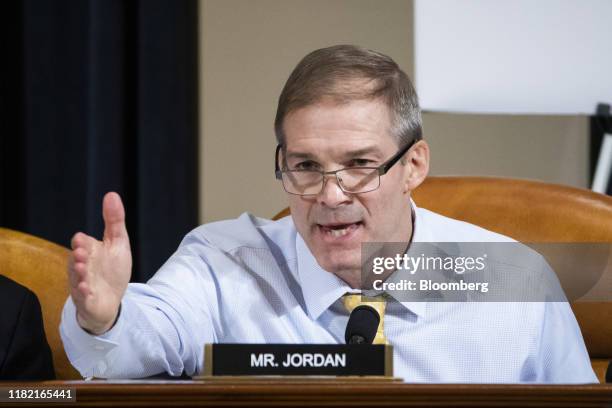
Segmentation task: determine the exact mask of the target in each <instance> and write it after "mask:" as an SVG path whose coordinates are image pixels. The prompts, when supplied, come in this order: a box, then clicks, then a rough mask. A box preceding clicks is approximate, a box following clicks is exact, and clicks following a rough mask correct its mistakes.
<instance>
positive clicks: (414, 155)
mask: <svg viewBox="0 0 612 408" xmlns="http://www.w3.org/2000/svg"><path fill="white" fill-rule="evenodd" d="M405 160H406V164H405V167H406V172H405V174H404V175H405V177H404V193H405V194H408V193H410V192H411V191H412V190H414V189H415V188H417V187H418V186H419V185H420V184H421V183H422V182H423V181H424V180H425V178H426V177H427V174H429V145H428V144H427V142H426V141H424V140H419V141H418V142H416V143H415V144H414V146H412V148H411V149H410V150H409V151H408V153H407V154H406V156H405Z"/></svg>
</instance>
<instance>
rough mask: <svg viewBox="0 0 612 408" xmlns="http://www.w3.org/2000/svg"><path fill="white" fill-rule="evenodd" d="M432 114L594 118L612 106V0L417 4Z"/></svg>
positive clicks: (420, 62) (419, 48)
mask: <svg viewBox="0 0 612 408" xmlns="http://www.w3.org/2000/svg"><path fill="white" fill-rule="evenodd" d="M414 11H415V77H416V78H415V79H416V80H415V82H416V88H417V92H418V93H419V96H420V101H421V106H422V108H423V109H424V110H429V111H447V112H468V113H469V112H474V113H517V114H518V113H540V114H587V115H590V114H594V113H595V106H596V104H597V103H598V102H604V103H611V102H612V0H415V10H414Z"/></svg>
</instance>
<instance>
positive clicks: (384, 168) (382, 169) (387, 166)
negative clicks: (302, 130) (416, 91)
mask: <svg viewBox="0 0 612 408" xmlns="http://www.w3.org/2000/svg"><path fill="white" fill-rule="evenodd" d="M419 140H420V139H414V140H413V141H412V142H410V143H408V144H407V145H406V146H404V147H403V148H401V149H400V150H399V151H398V152H397V153H395V154H394V155H393V157H391V158H390V159H389V160H387V161H386V162H384V163H383V164H381V165H380V166H378V167H368V166H359V167H344V168H341V169H338V170H333V171H320V170H281V169H280V167H279V165H278V163H279V159H280V151H281V148H282V145H281V144H278V145H277V146H276V152H275V154H274V175H275V176H276V179H277V180H281V183H282V180H283V173H300V172H306V171H307V172H310V173H320V174H321V180H322V181H323V184H321V190H319V192H318V193H310V194H300V193H292V192H291V191H287V188H285V183H282V184H283V189H284V190H285V191H287V193H289V194H293V195H299V196H316V195H319V194H321V191H323V189H324V188H325V178H326V176H328V175H330V176H331V175H334V176H335V177H336V182H337V183H338V186H339V187H340V189H341V190H342V191H343V192H345V193H347V194H362V193H369V192H370V191H374V190H376V189H378V188H379V187H380V177H381V176H384V175H385V174H387V172H388V171H389V170H391V168H392V167H393V166H394V165H395V164H396V163H397V162H398V161H399V160H400V159H401V158H402V156H404V155H405V154H406V153H407V152H408V150H410V149H411V148H412V146H414V145H415V144H416V143H417V142H418V141H419ZM350 169H371V170H375V171H377V172H378V185H377V186H376V187H375V188H373V189H371V190H366V191H360V192H358V193H355V192H352V191H347V190H346V189H345V188H344V186H343V185H342V181H341V179H340V178H339V177H338V172H340V171H345V170H350Z"/></svg>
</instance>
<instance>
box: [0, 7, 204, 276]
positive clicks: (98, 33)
mask: <svg viewBox="0 0 612 408" xmlns="http://www.w3.org/2000/svg"><path fill="white" fill-rule="evenodd" d="M0 24H1V25H2V28H1V30H2V34H1V36H2V50H1V51H0V52H2V54H3V56H2V61H3V63H2V64H0V65H2V67H1V68H0V69H1V71H0V78H1V81H2V84H1V87H2V88H1V90H0V91H1V93H0V98H1V100H0V102H1V105H0V121H1V122H0V126H1V128H0V130H1V133H0V137H1V145H0V146H1V150H0V171H1V173H0V194H1V196H0V225H1V226H3V227H7V228H12V229H17V230H20V231H25V232H28V233H30V234H34V235H37V236H40V237H43V238H45V239H48V240H51V241H54V242H56V243H59V244H62V245H65V246H69V241H70V238H71V236H72V234H73V233H74V232H76V231H79V230H81V231H84V232H86V233H88V234H92V235H94V236H97V237H100V236H101V234H102V231H103V222H102V216H101V203H102V197H103V195H104V193H105V192H107V191H111V190H113V191H117V192H119V193H120V194H121V196H122V197H123V200H124V204H125V206H126V212H127V224H128V231H129V233H130V238H131V242H132V249H133V253H134V274H133V280H134V281H144V280H146V279H147V278H148V277H150V276H151V275H152V274H153V273H154V272H155V271H156V270H157V269H158V268H159V266H161V264H162V263H163V262H164V260H165V259H167V258H168V257H169V256H170V255H171V254H172V252H173V251H174V250H175V249H176V247H177V245H178V243H179V242H180V240H181V239H182V237H183V236H184V235H185V234H186V233H187V232H188V231H189V230H190V229H192V228H193V227H194V226H195V225H196V224H197V208H198V191H197V186H198V179H197V174H198V169H197V151H198V149H197V146H198V142H197V140H198V135H197V133H198V132H197V111H198V107H197V92H198V84H197V70H198V66H197V61H198V58H197V48H198V47H197V1H196V0H140V1H136V0H132V1H127V0H126V1H121V0H57V1H51V0H23V1H22V0H15V1H3V2H0Z"/></svg>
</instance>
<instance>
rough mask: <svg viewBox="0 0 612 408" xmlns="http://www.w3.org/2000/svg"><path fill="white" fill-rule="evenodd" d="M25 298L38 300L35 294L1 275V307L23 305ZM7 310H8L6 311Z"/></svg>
mask: <svg viewBox="0 0 612 408" xmlns="http://www.w3.org/2000/svg"><path fill="white" fill-rule="evenodd" d="M25 298H30V299H33V298H36V295H35V294H34V292H32V291H31V290H30V289H28V288H26V287H25V286H23V285H21V284H19V283H17V282H15V281H14V280H12V279H9V278H7V277H6V276H4V275H2V274H0V305H2V306H0V307H2V308H4V305H6V306H7V307H13V308H14V307H15V306H16V304H22V303H23V301H24V299H25ZM4 310H6V309H4Z"/></svg>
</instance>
